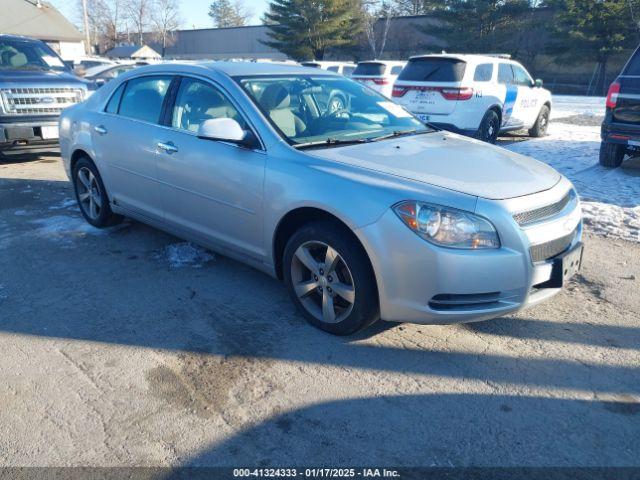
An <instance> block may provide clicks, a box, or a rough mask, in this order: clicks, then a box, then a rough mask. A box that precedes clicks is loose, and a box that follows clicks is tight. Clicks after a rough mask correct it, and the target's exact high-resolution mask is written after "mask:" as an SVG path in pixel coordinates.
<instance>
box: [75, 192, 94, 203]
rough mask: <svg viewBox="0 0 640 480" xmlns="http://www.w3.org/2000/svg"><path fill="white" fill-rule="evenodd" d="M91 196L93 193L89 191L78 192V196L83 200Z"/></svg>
mask: <svg viewBox="0 0 640 480" xmlns="http://www.w3.org/2000/svg"><path fill="white" fill-rule="evenodd" d="M90 196H91V194H90V193H89V192H84V193H79V194H78V198H79V199H80V201H81V202H86V201H87V200H88V199H89V197H90Z"/></svg>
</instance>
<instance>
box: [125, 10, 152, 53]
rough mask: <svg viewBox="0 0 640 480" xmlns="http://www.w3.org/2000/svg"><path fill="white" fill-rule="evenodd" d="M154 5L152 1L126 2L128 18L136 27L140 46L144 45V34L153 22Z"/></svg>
mask: <svg viewBox="0 0 640 480" xmlns="http://www.w3.org/2000/svg"><path fill="white" fill-rule="evenodd" d="M152 5H153V1H152V0H126V4H125V7H126V11H127V17H128V18H129V20H130V21H131V22H132V23H133V26H134V27H135V30H136V33H137V34H138V42H139V43H140V45H144V32H145V30H147V29H148V28H149V25H150V22H151V11H152Z"/></svg>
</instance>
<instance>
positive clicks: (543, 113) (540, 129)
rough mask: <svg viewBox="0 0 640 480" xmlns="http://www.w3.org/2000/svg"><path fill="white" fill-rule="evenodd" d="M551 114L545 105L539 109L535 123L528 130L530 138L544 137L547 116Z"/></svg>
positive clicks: (547, 122) (547, 124)
mask: <svg viewBox="0 0 640 480" xmlns="http://www.w3.org/2000/svg"><path fill="white" fill-rule="evenodd" d="M550 114H551V110H549V107H548V106H547V105H543V106H542V108H541V109H540V113H539V114H538V118H537V119H536V123H534V124H533V127H531V130H529V136H530V137H536V138H539V137H544V136H545V135H546V134H547V129H548V128H549V116H550Z"/></svg>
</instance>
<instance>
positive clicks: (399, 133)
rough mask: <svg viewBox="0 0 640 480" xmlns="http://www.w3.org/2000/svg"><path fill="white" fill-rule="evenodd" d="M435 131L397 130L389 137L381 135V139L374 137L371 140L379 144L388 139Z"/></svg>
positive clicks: (388, 135)
mask: <svg viewBox="0 0 640 480" xmlns="http://www.w3.org/2000/svg"><path fill="white" fill-rule="evenodd" d="M432 131H433V130H417V129H415V128H412V129H410V130H396V131H394V132H392V133H389V134H387V135H381V136H379V137H373V138H371V141H372V142H377V141H380V140H386V139H387V138H395V137H402V136H404V135H419V134H421V133H429V132H432Z"/></svg>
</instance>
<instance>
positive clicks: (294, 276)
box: [283, 221, 380, 335]
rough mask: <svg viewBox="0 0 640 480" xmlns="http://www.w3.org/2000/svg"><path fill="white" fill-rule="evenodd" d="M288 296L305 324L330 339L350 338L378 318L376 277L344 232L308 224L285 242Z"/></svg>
mask: <svg viewBox="0 0 640 480" xmlns="http://www.w3.org/2000/svg"><path fill="white" fill-rule="evenodd" d="M283 270H284V272H283V273H284V280H285V284H286V286H287V290H288V291H289V295H290V297H291V299H292V300H293V302H294V303H295V304H296V306H297V307H298V309H299V310H300V311H301V313H302V314H303V315H304V316H305V318H306V320H307V321H308V322H309V323H310V324H311V325H313V326H315V327H317V328H319V329H321V330H324V331H325V332H329V333H332V334H334V335H350V334H352V333H355V332H357V331H358V330H362V329H363V328H366V327H368V326H369V325H371V324H372V323H374V322H375V321H376V320H378V318H379V316H380V310H379V306H378V291H377V287H376V282H375V275H374V273H373V269H372V268H371V264H370V263H369V259H368V257H367V255H366V253H365V252H364V250H363V248H362V246H361V245H360V244H359V243H358V241H357V239H356V238H355V237H354V236H353V234H352V233H351V232H350V231H349V230H348V229H346V228H344V227H342V226H340V225H338V224H336V223H333V222H328V221H320V222H314V223H310V224H308V225H305V226H303V227H302V228H301V229H300V230H298V231H297V232H296V233H294V234H293V236H292V237H291V238H290V239H289V241H288V242H287V245H286V247H285V250H284V259H283Z"/></svg>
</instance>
